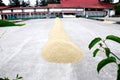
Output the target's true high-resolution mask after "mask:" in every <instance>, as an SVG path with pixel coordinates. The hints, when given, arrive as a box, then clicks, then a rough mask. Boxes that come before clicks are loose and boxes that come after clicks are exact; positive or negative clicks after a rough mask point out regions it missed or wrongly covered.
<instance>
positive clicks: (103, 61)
mask: <svg viewBox="0 0 120 80" xmlns="http://www.w3.org/2000/svg"><path fill="white" fill-rule="evenodd" d="M109 63H116V58H115V57H108V58H106V59H103V60H102V61H100V62H99V64H98V66H97V71H98V73H99V71H100V70H101V69H102V68H103V67H104V66H105V65H107V64H109Z"/></svg>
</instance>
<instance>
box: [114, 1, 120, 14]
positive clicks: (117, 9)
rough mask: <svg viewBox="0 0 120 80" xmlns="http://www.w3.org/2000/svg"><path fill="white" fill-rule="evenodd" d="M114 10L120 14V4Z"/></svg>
mask: <svg viewBox="0 0 120 80" xmlns="http://www.w3.org/2000/svg"><path fill="white" fill-rule="evenodd" d="M114 9H115V12H116V14H120V3H118V4H116V5H115V6H114Z"/></svg>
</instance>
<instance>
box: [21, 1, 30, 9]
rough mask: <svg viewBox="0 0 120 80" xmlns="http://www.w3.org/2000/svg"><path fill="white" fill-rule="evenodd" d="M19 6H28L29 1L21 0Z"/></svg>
mask: <svg viewBox="0 0 120 80" xmlns="http://www.w3.org/2000/svg"><path fill="white" fill-rule="evenodd" d="M21 6H23V7H26V6H29V2H25V1H24V0H23V1H22V4H21Z"/></svg>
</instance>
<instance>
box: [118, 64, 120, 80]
mask: <svg viewBox="0 0 120 80" xmlns="http://www.w3.org/2000/svg"><path fill="white" fill-rule="evenodd" d="M117 80H120V64H118V71H117Z"/></svg>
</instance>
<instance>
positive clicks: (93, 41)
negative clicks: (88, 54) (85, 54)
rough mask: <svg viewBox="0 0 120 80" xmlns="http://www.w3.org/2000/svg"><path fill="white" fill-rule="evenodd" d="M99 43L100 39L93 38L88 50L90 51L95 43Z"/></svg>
mask: <svg viewBox="0 0 120 80" xmlns="http://www.w3.org/2000/svg"><path fill="white" fill-rule="evenodd" d="M99 41H101V38H99V37H98V38H95V39H93V40H92V41H91V43H90V44H89V49H91V48H92V47H93V46H94V45H95V44H96V43H98V42H99Z"/></svg>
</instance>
